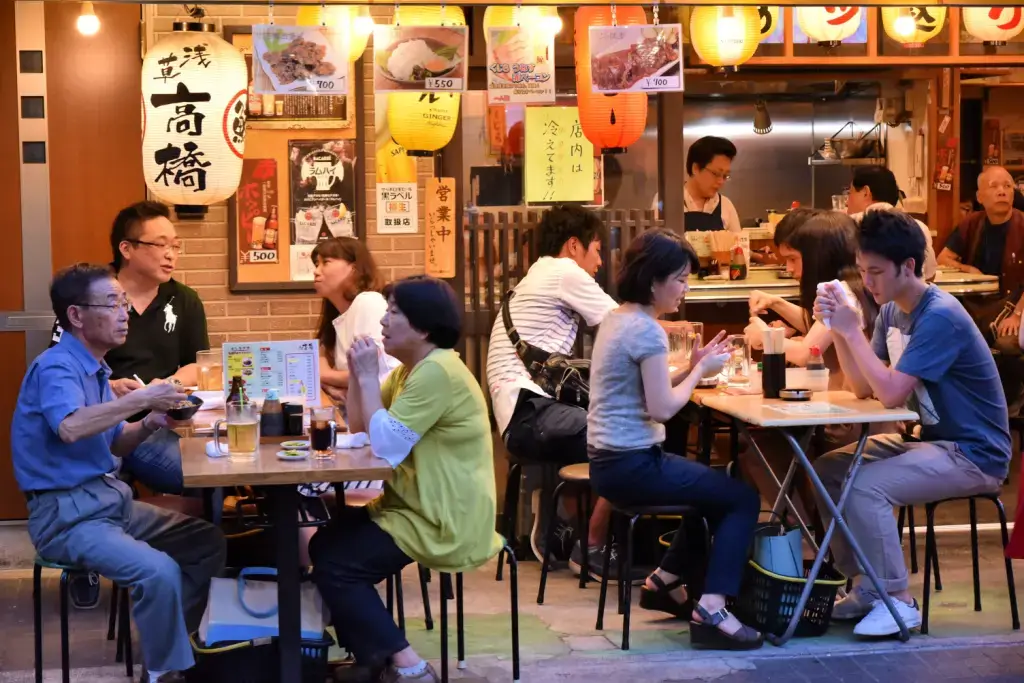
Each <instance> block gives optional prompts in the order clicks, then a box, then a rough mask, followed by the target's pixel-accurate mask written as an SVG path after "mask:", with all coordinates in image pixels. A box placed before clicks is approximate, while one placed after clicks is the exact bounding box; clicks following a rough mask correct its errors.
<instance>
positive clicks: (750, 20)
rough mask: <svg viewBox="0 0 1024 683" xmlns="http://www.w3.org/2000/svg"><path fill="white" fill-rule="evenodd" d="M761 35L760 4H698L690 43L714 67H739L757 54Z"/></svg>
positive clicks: (694, 11)
mask: <svg viewBox="0 0 1024 683" xmlns="http://www.w3.org/2000/svg"><path fill="white" fill-rule="evenodd" d="M760 38H761V17H760V16H759V15H758V13H757V7H753V6H750V7H730V6H726V7H712V6H707V5H705V6H701V7H695V8H694V10H693V12H692V13H691V14H690V44H691V45H693V49H694V50H695V51H696V52H697V54H698V55H700V58H701V59H703V60H704V61H705V62H707V63H708V64H710V65H711V66H737V65H739V64H742V63H743V62H745V61H747V60H748V59H750V58H751V57H753V56H754V52H755V51H756V50H757V45H758V43H759V42H760Z"/></svg>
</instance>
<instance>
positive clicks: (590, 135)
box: [574, 5, 647, 154]
mask: <svg viewBox="0 0 1024 683" xmlns="http://www.w3.org/2000/svg"><path fill="white" fill-rule="evenodd" d="M615 18H616V21H615V24H616V25H619V26H629V25H632V24H646V23H647V15H646V14H645V13H644V10H643V8H642V7H637V6H635V5H633V6H625V7H624V6H619V7H617V8H616V17H615ZM612 25H613V24H612V10H611V8H610V7H597V6H588V7H580V8H579V9H577V10H576V20H575V30H574V43H575V62H576V99H577V102H578V103H579V110H580V126H581V127H582V128H583V134H584V135H585V136H586V137H587V139H588V140H590V141H591V142H592V143H593V144H594V146H595V147H597V148H599V149H600V150H601V153H602V154H617V153H620V152H624V151H626V148H627V147H629V146H630V145H632V144H633V143H634V142H636V141H637V140H639V139H640V136H641V135H643V132H644V128H646V127H647V94H646V93H642V92H620V93H615V94H612V95H605V94H602V93H595V92H594V90H593V87H594V86H593V78H592V76H591V70H590V27H591V26H612Z"/></svg>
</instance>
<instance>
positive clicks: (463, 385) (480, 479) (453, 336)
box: [310, 276, 502, 683]
mask: <svg viewBox="0 0 1024 683" xmlns="http://www.w3.org/2000/svg"><path fill="white" fill-rule="evenodd" d="M384 295H385V296H386V297H387V299H388V310H387V313H386V314H385V315H384V318H383V320H382V321H381V325H382V328H383V340H384V350H385V351H386V352H387V353H388V354H389V355H391V356H393V357H394V358H396V359H398V360H399V361H400V362H401V365H400V366H398V367H397V368H396V369H395V370H394V371H393V372H392V373H391V374H390V375H389V376H388V378H387V379H386V380H385V381H384V384H383V385H381V383H380V379H379V372H378V358H377V354H378V353H379V351H378V347H377V346H376V345H375V344H374V342H373V341H372V340H369V339H359V340H356V341H355V342H354V343H353V344H352V347H351V348H350V350H349V352H348V367H349V372H350V373H351V374H350V380H349V390H348V391H349V394H348V402H347V406H348V419H349V428H350V430H351V431H352V432H360V431H366V432H368V433H369V435H370V446H371V448H372V449H373V452H374V454H375V455H377V456H378V457H380V458H383V459H384V460H387V461H388V463H390V464H391V466H392V467H393V468H394V470H395V472H394V476H393V477H392V479H391V481H389V482H387V483H385V485H384V495H383V496H381V498H379V499H378V500H376V501H374V503H373V504H371V505H370V506H369V507H368V508H365V509H355V508H349V509H346V510H344V511H343V512H342V513H341V514H340V515H339V516H338V518H336V519H334V520H332V521H331V523H330V524H328V525H327V526H326V527H325V528H323V529H322V530H320V531H319V532H317V534H316V535H315V536H314V537H313V540H312V542H311V543H310V555H311V557H312V559H313V578H314V580H315V581H316V584H317V587H318V588H319V589H320V594H321V595H322V596H323V598H324V601H325V602H326V603H327V606H328V607H329V608H330V610H331V615H332V617H333V622H334V627H335V630H336V632H337V635H338V640H339V644H341V645H342V646H343V647H345V648H346V649H348V650H349V651H350V652H352V653H353V654H354V655H355V658H356V661H357V662H358V663H359V664H361V665H363V666H368V667H370V668H371V669H373V670H375V671H376V670H378V669H379V670H382V671H383V677H382V678H381V679H380V680H382V681H384V682H385V683H411V682H413V681H415V682H416V683H433V682H434V681H437V680H439V679H438V677H437V674H436V673H435V672H434V670H433V669H432V668H431V667H430V665H428V664H427V663H426V662H424V661H423V659H422V658H421V657H420V656H419V655H418V654H416V652H415V651H414V650H413V649H412V648H411V647H410V646H409V643H408V641H406V639H405V636H403V635H402V632H401V631H400V630H399V629H398V627H397V626H396V625H395V623H394V621H393V620H392V618H391V616H390V615H389V614H388V612H387V610H386V609H385V607H384V605H383V603H382V602H381V600H380V597H379V596H378V594H377V591H376V589H375V588H374V586H375V584H377V583H379V582H381V581H383V580H384V579H386V578H387V577H389V576H392V575H394V574H395V573H397V572H398V571H400V570H401V569H402V568H403V567H405V566H406V565H408V564H411V563H412V562H418V563H421V564H423V565H425V566H428V567H431V568H433V569H435V570H437V571H441V572H451V573H454V572H459V571H463V570H466V569H471V568H474V567H477V566H479V565H481V564H483V563H484V562H486V561H487V560H489V559H490V558H491V557H493V556H494V555H495V554H496V553H497V552H498V549H499V548H500V547H501V545H502V540H501V537H500V536H498V534H496V533H495V531H494V517H495V508H496V499H495V491H494V460H493V454H492V445H491V429H490V423H489V421H488V418H487V404H486V402H485V401H484V396H483V393H482V392H481V390H480V385H479V384H478V382H477V381H476V379H475V378H474V377H473V375H472V374H471V373H470V372H469V370H468V369H467V368H466V366H465V364H463V362H462V361H461V360H460V359H459V356H458V354H457V353H456V352H455V351H453V350H452V349H453V347H454V346H455V344H456V343H457V342H458V340H459V336H460V335H461V332H462V315H461V306H460V305H459V301H458V298H457V297H456V295H455V292H454V291H453V290H452V288H451V287H450V286H448V284H446V283H444V282H442V281H440V280H436V279H434V278H430V277H425V276H418V277H412V278H407V279H405V280H401V281H399V282H397V283H395V284H394V285H391V286H390V287H389V288H387V289H386V290H385V292H384Z"/></svg>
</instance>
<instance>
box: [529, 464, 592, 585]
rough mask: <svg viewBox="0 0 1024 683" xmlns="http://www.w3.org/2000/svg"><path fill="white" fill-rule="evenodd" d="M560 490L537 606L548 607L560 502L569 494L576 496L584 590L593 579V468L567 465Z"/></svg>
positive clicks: (555, 500) (552, 514) (550, 524)
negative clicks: (591, 559)
mask: <svg viewBox="0 0 1024 683" xmlns="http://www.w3.org/2000/svg"><path fill="white" fill-rule="evenodd" d="M558 478H559V479H560V480H561V481H559V482H558V486H556V487H555V492H554V494H552V496H551V509H550V510H549V514H548V528H547V531H545V532H544V537H545V539H546V543H545V545H544V561H543V562H542V563H541V568H540V586H539V587H538V589H537V604H538V605H543V604H544V590H545V588H546V587H547V582H548V567H549V566H550V565H551V549H552V547H553V546H554V544H555V522H556V521H557V519H558V502H559V501H560V500H561V499H562V494H563V493H564V492H566V491H567V490H568V492H570V493H575V494H576V519H577V522H576V526H577V529H576V540H577V541H579V543H580V549H581V550H582V552H583V558H582V562H581V564H580V588H586V587H587V579H588V578H589V575H590V562H589V556H590V547H589V544H588V542H589V540H590V539H589V529H590V465H589V464H588V463H581V464H578V465H567V466H565V467H563V468H562V469H560V470H558Z"/></svg>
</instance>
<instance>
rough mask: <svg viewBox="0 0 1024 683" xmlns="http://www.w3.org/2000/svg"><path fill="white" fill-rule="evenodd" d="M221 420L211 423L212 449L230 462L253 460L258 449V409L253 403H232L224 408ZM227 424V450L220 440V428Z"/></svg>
mask: <svg viewBox="0 0 1024 683" xmlns="http://www.w3.org/2000/svg"><path fill="white" fill-rule="evenodd" d="M224 418H225V419H223V420H217V421H216V422H214V423H213V447H214V449H215V450H216V451H217V453H219V454H220V455H226V456H228V457H230V458H231V459H232V460H253V459H255V458H256V453H257V452H258V451H259V448H260V409H259V406H257V405H256V404H255V403H252V402H251V401H250V402H247V403H241V402H238V401H232V402H231V403H228V404H227V405H225V406H224ZM224 423H227V433H228V448H227V450H226V451H225V450H224V444H223V443H221V440H220V426H221V425H222V424H224Z"/></svg>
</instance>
